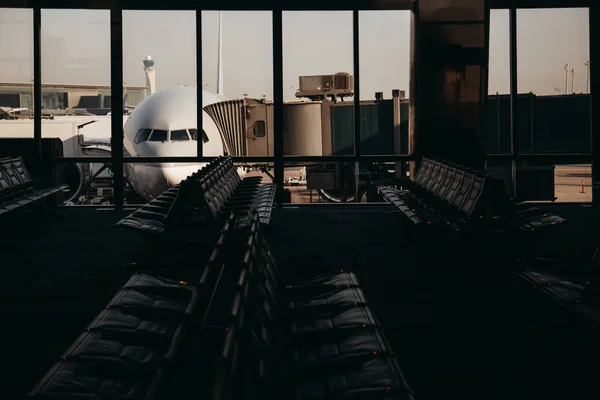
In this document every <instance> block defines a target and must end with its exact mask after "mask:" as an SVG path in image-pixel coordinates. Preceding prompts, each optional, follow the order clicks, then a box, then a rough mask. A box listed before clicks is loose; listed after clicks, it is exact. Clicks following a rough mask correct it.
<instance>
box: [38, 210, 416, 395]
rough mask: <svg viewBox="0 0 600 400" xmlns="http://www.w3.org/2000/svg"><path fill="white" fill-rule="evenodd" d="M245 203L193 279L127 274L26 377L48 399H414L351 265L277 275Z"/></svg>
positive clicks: (256, 218)
mask: <svg viewBox="0 0 600 400" xmlns="http://www.w3.org/2000/svg"><path fill="white" fill-rule="evenodd" d="M261 226H262V224H261V223H260V216H259V215H258V213H257V212H253V213H252V215H251V217H250V218H245V217H244V216H239V217H237V218H236V217H235V216H234V214H231V216H230V217H229V218H228V220H227V221H226V223H225V226H224V228H223V230H222V231H221V235H220V238H219V240H218V242H217V244H216V246H215V248H214V250H213V252H212V254H211V257H210V259H209V261H208V262H207V264H206V267H205V268H204V270H203V273H202V276H201V278H200V279H199V281H198V283H197V284H196V285H195V286H193V285H190V284H187V283H186V282H180V281H176V280H169V279H166V278H161V277H157V276H153V275H148V274H136V275H134V276H133V277H132V278H131V279H130V280H129V281H128V282H127V283H126V284H125V285H124V286H123V287H122V288H121V290H120V291H119V292H118V293H117V294H116V295H115V296H114V297H113V299H112V300H111V301H110V302H109V303H108V304H107V307H106V309H104V310H103V311H102V312H101V313H100V314H99V315H98V316H97V317H96V318H95V319H94V321H92V323H91V324H90V325H89V327H88V329H87V331H86V332H84V333H82V334H81V336H80V337H79V338H78V339H77V341H76V342H75V343H74V344H73V345H72V346H71V347H70V348H69V349H68V350H67V352H66V353H65V354H64V355H63V357H62V358H61V359H60V361H58V362H57V363H56V364H55V365H54V366H53V367H52V368H51V370H50V371H49V372H48V373H47V374H46V375H45V376H44V377H43V378H42V379H41V380H40V382H39V383H38V384H37V385H36V386H35V387H34V389H33V390H32V392H31V393H30V396H32V397H36V398H41V399H46V398H48V399H49V398H52V399H62V398H65V399H66V398H75V397H76V398H90V399H92V398H110V399H147V400H158V399H181V398H192V397H193V398H212V399H252V398H295V399H299V400H300V399H302V400H304V399H306V400H308V399H331V398H348V399H349V398H352V399H375V398H376V399H412V398H413V395H412V391H411V390H410V388H409V386H408V385H407V383H406V382H405V379H404V377H403V375H402V373H401V371H400V368H399V366H398V362H397V360H396V357H395V356H394V354H393V353H392V351H391V349H390V346H389V343H388V341H387V339H386V337H385V335H384V333H383V331H382V329H381V327H380V326H379V324H378V322H377V319H376V317H375V316H374V315H373V313H372V311H371V309H370V307H369V306H368V305H367V302H366V299H365V296H364V294H363V293H362V291H361V289H360V287H359V283H358V280H357V279H356V276H355V275H354V274H352V273H351V272H347V271H340V272H338V273H334V274H329V275H325V276H319V277H315V278H313V279H310V280H306V281H303V282H297V283H295V284H293V285H286V284H285V283H284V282H283V279H282V277H281V274H280V271H279V270H278V266H277V263H276V261H275V258H274V257H273V253H272V251H271V249H270V247H269V245H268V243H267V240H266V238H265V236H264V234H263V232H262V228H261Z"/></svg>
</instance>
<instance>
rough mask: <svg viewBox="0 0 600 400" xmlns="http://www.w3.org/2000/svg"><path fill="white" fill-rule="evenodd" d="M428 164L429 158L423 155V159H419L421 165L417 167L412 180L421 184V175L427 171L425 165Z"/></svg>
mask: <svg viewBox="0 0 600 400" xmlns="http://www.w3.org/2000/svg"><path fill="white" fill-rule="evenodd" d="M429 164H430V161H429V158H426V157H423V159H422V160H421V166H420V167H419V169H418V170H417V173H416V174H415V179H414V182H415V183H416V184H417V185H419V186H421V183H422V182H423V177H424V176H425V172H426V171H427V167H428V165H429Z"/></svg>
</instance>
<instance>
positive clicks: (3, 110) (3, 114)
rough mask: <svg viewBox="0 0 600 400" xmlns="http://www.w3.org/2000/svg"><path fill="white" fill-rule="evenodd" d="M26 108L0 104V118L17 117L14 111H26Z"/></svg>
mask: <svg viewBox="0 0 600 400" xmlns="http://www.w3.org/2000/svg"><path fill="white" fill-rule="evenodd" d="M27 110H28V108H12V107H1V106H0V119H14V118H17V116H16V115H15V113H17V112H21V111H27Z"/></svg>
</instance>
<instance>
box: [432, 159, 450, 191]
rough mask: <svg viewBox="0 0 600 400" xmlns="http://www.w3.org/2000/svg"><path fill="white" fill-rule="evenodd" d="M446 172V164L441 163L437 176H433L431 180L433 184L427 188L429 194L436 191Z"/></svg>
mask: <svg viewBox="0 0 600 400" xmlns="http://www.w3.org/2000/svg"><path fill="white" fill-rule="evenodd" d="M447 172H448V166H447V165H446V164H441V165H440V170H439V172H438V174H437V176H436V177H435V179H434V180H433V184H432V185H431V186H430V188H429V192H430V193H431V194H433V195H435V194H436V193H437V192H438V190H439V189H440V186H441V185H442V182H443V181H444V179H445V178H446V173H447Z"/></svg>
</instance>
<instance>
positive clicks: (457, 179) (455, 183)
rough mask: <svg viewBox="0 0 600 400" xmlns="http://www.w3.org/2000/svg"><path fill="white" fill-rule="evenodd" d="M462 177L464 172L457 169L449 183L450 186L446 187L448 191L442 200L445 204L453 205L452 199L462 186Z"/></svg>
mask: <svg viewBox="0 0 600 400" xmlns="http://www.w3.org/2000/svg"><path fill="white" fill-rule="evenodd" d="M464 176H465V171H464V170H462V169H458V168H457V169H456V172H455V173H454V177H453V178H452V182H450V186H449V187H448V190H447V191H446V194H445V195H444V200H445V201H446V203H448V204H453V201H454V198H455V197H456V195H457V194H458V190H459V189H460V186H461V185H462V181H463V178H464Z"/></svg>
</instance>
